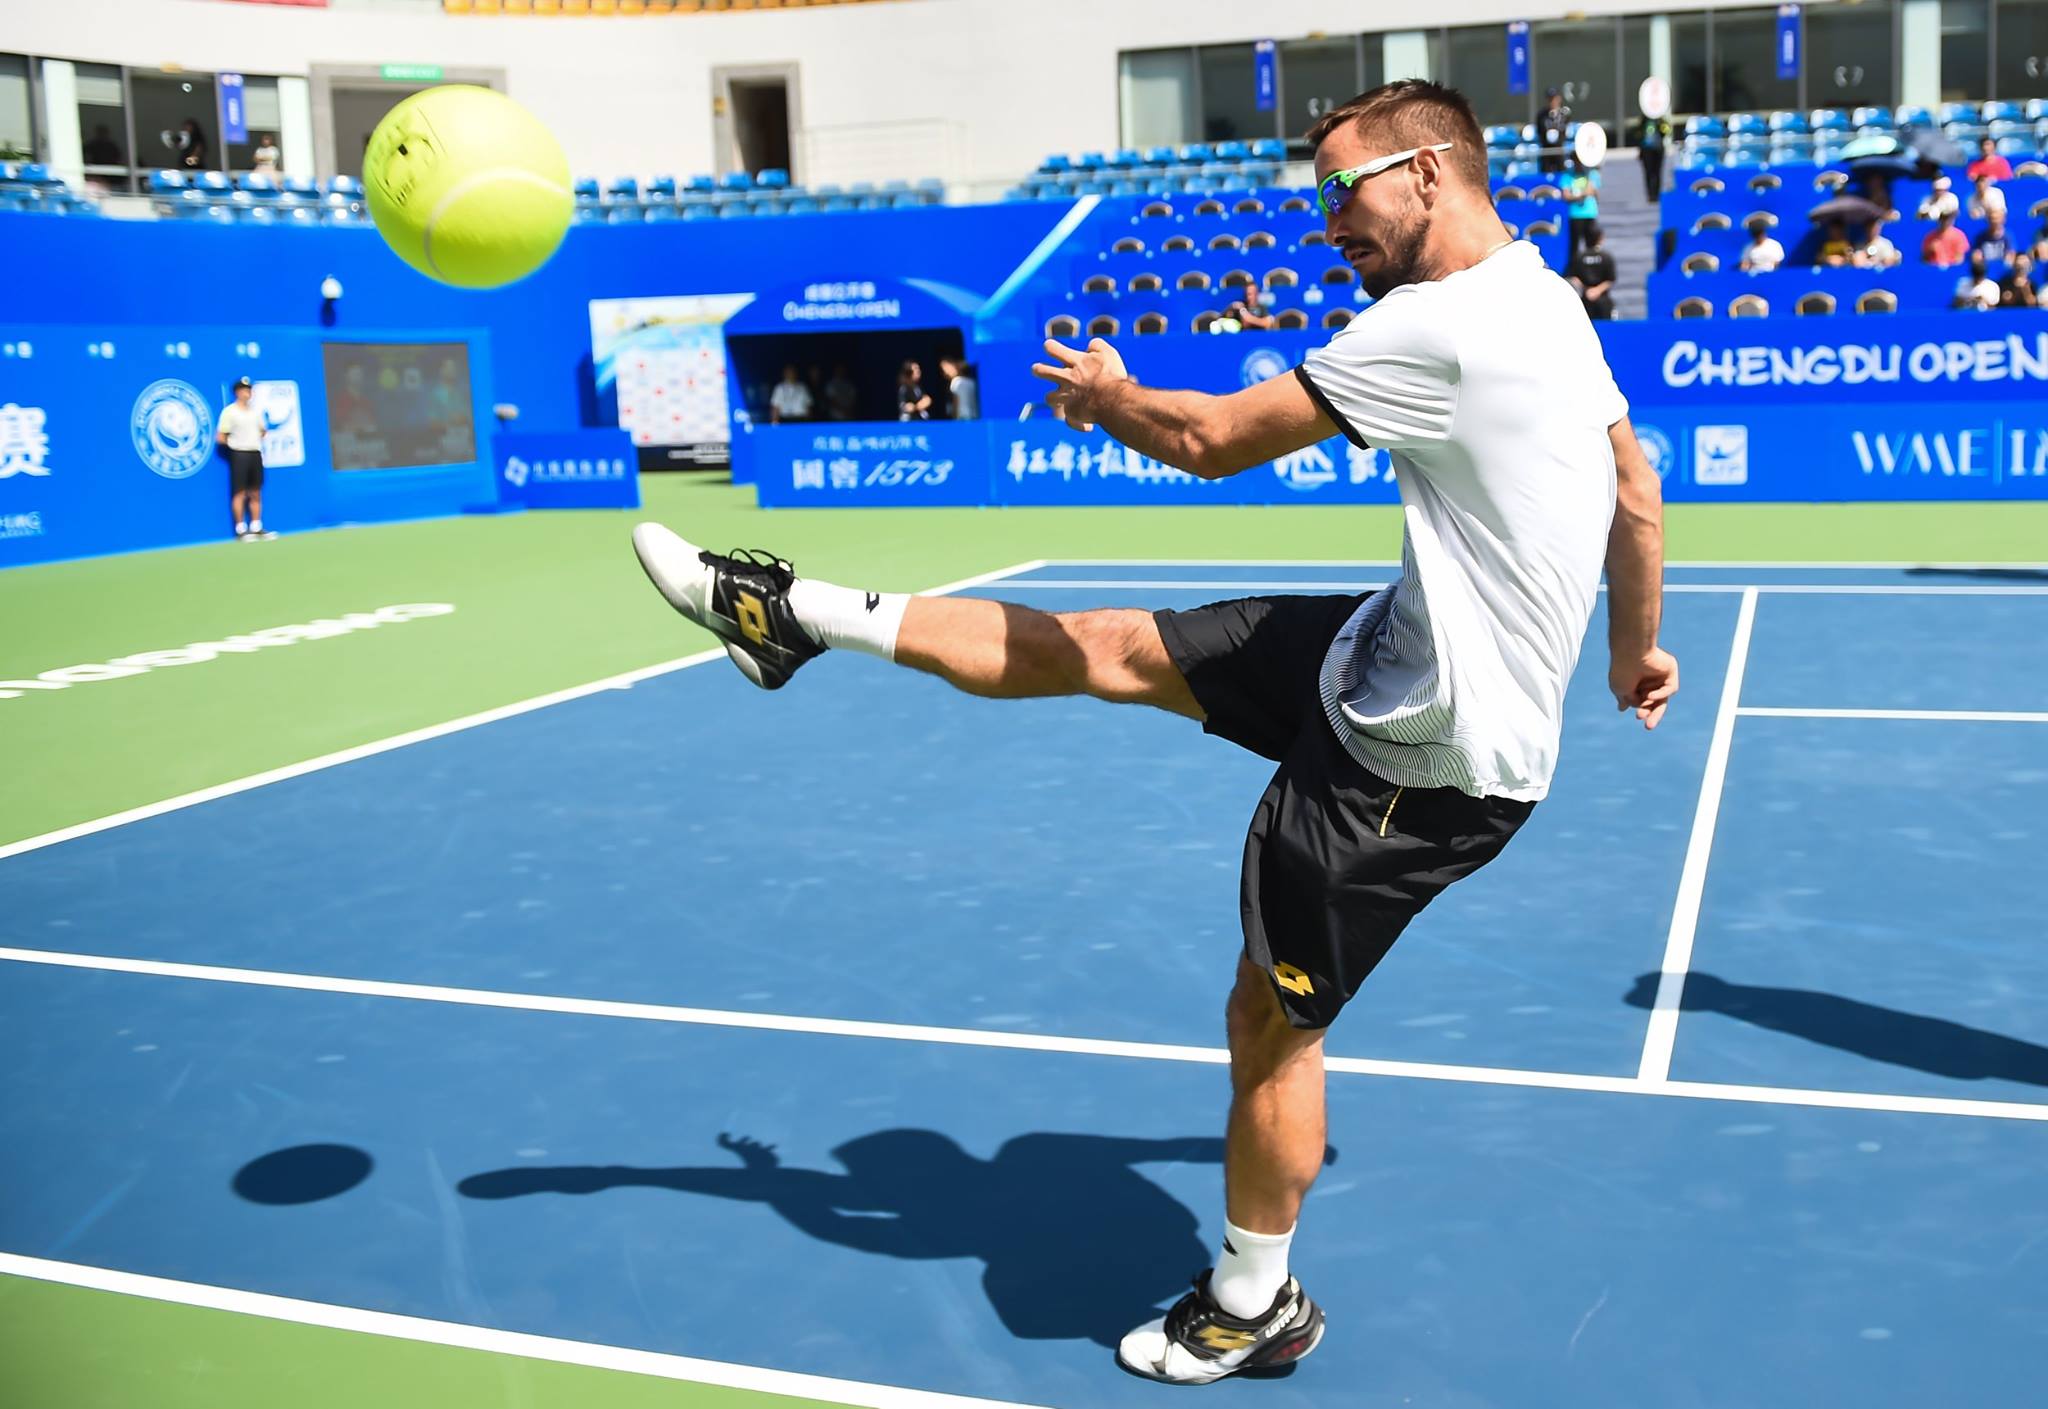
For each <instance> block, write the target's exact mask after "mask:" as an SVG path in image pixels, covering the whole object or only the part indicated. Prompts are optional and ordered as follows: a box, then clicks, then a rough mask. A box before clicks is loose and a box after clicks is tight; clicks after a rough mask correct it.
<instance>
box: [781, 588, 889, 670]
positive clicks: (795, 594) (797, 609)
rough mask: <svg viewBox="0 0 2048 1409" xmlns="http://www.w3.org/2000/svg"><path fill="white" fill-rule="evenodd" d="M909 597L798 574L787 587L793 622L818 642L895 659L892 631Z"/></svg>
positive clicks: (885, 658)
mask: <svg viewBox="0 0 2048 1409" xmlns="http://www.w3.org/2000/svg"><path fill="white" fill-rule="evenodd" d="M909 605H910V598H909V596H908V595H907V594H905V593H902V592H862V591H860V590H858V589H857V588H852V587H834V586H833V585H832V584H831V583H829V582H819V581H817V580H816V579H815V578H809V577H799V578H798V579H797V580H796V581H795V582H794V583H792V584H790V588H789V609H790V610H791V611H792V612H794V613H796V619H797V624H798V625H800V626H802V627H803V629H804V630H806V631H808V632H809V633H810V634H811V639H813V640H814V641H816V642H817V643H818V644H819V645H821V646H843V647H845V648H847V649H849V650H855V651H866V652H867V653H868V654H869V655H871V656H880V657H881V658H882V659H883V660H894V659H896V633H897V632H898V631H901V630H902V629H903V613H904V611H905V609H906V608H908V607H909Z"/></svg>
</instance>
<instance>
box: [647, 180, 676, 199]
mask: <svg viewBox="0 0 2048 1409" xmlns="http://www.w3.org/2000/svg"><path fill="white" fill-rule="evenodd" d="M647 194H648V197H649V198H650V199H653V200H662V201H672V200H674V199H675V198H676V178H675V177H673V176H657V177H655V178H654V179H653V180H652V181H649V182H648V183H647Z"/></svg>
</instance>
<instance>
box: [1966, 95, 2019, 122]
mask: <svg viewBox="0 0 2048 1409" xmlns="http://www.w3.org/2000/svg"><path fill="white" fill-rule="evenodd" d="M2026 115H2027V109H2026V105H2025V104H2024V103H2016V102H2012V101H2011V100H2009V99H1992V100H1990V101H1989V102H1986V103H1985V104H1984V106H1983V107H1981V108H1979V109H1978V110H1977V120H1978V121H1979V122H1983V123H1993V122H2020V121H2022V120H2024V119H2025V117H2026Z"/></svg>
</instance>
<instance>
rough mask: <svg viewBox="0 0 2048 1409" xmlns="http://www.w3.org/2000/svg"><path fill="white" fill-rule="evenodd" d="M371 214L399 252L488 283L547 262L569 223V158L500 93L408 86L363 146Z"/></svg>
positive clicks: (447, 275)
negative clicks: (409, 93)
mask: <svg viewBox="0 0 2048 1409" xmlns="http://www.w3.org/2000/svg"><path fill="white" fill-rule="evenodd" d="M363 187H364V190H365V191H366V192H367V194H368V196H369V203H370V218H371V219H372V220H374V221H376V222H377V229H378V231H379V233H381V234H382V235H383V236H384V241H385V243H386V244H388V245H390V246H391V248H392V250H393V251H394V252H395V253H396V254H397V255H398V257H399V258H400V259H402V260H404V261H405V262H406V263H407V264H410V265H411V266H412V267H413V268H415V269H417V270H419V271H420V272H421V273H422V274H427V275H430V276H432V277H433V278H436V279H439V280H440V281H441V282H443V283H445V284H455V285H457V286H459V287H461V288H465V289H491V288H496V287H497V286H498V285H500V284H509V283H511V282H512V281H513V280H514V279H523V278H525V277H526V276H527V275H528V274H531V273H532V272H533V271H534V270H536V269H538V268H540V267H541V265H543V264H545V263H547V260H548V256H549V255H551V254H553V253H554V252H555V246H557V245H559V244H561V243H562V235H563V233H564V232H565V231H567V230H568V228H569V214H570V211H571V209H572V208H573V207H574V205H575V197H574V195H573V194H572V190H571V187H570V184H569V161H568V158H566V157H564V156H563V155H562V148H561V146H560V144H559V143H557V142H556V141H555V139H554V136H553V134H551V133H550V132H549V131H548V130H547V128H545V127H543V126H541V124H540V121H539V120H538V119H537V118H535V117H534V115H533V114H532V113H530V112H528V111H527V110H526V109H525V108H522V107H520V106H519V104H517V103H515V102H513V101H512V100H511V99H510V98H508V97H506V96H505V95H504V94H502V93H494V92H492V91H491V90H490V89H488V88H474V87H471V86H470V85H468V84H463V83H451V84H448V85H446V86H444V87H440V88H429V89H427V90H426V91H425V92H423V93H415V94H413V95H412V96H411V97H410V98H407V99H406V100H405V101H404V102H402V103H400V104H399V105H398V106H397V107H395V108H393V109H392V110H391V111H390V112H388V113H386V114H385V115H384V120H383V121H382V122H380V123H378V124H377V130H376V131H375V132H373V133H372V134H370V145H369V148H368V150H367V151H365V152H364V153H363Z"/></svg>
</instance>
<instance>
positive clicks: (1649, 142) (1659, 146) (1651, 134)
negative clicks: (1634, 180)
mask: <svg viewBox="0 0 2048 1409" xmlns="http://www.w3.org/2000/svg"><path fill="white" fill-rule="evenodd" d="M1670 143H1671V119H1670V118H1667V117H1646V118H1644V119H1643V139H1642V141H1641V142H1639V143H1637V144H1636V150H1637V151H1638V152H1639V153H1641V155H1642V159H1643V192H1644V194H1646V195H1647V196H1648V197H1649V198H1650V204H1651V205H1655V204H1657V197H1659V196H1660V195H1662V194H1663V193H1664V149H1665V147H1667V146H1669V145H1670Z"/></svg>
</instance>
